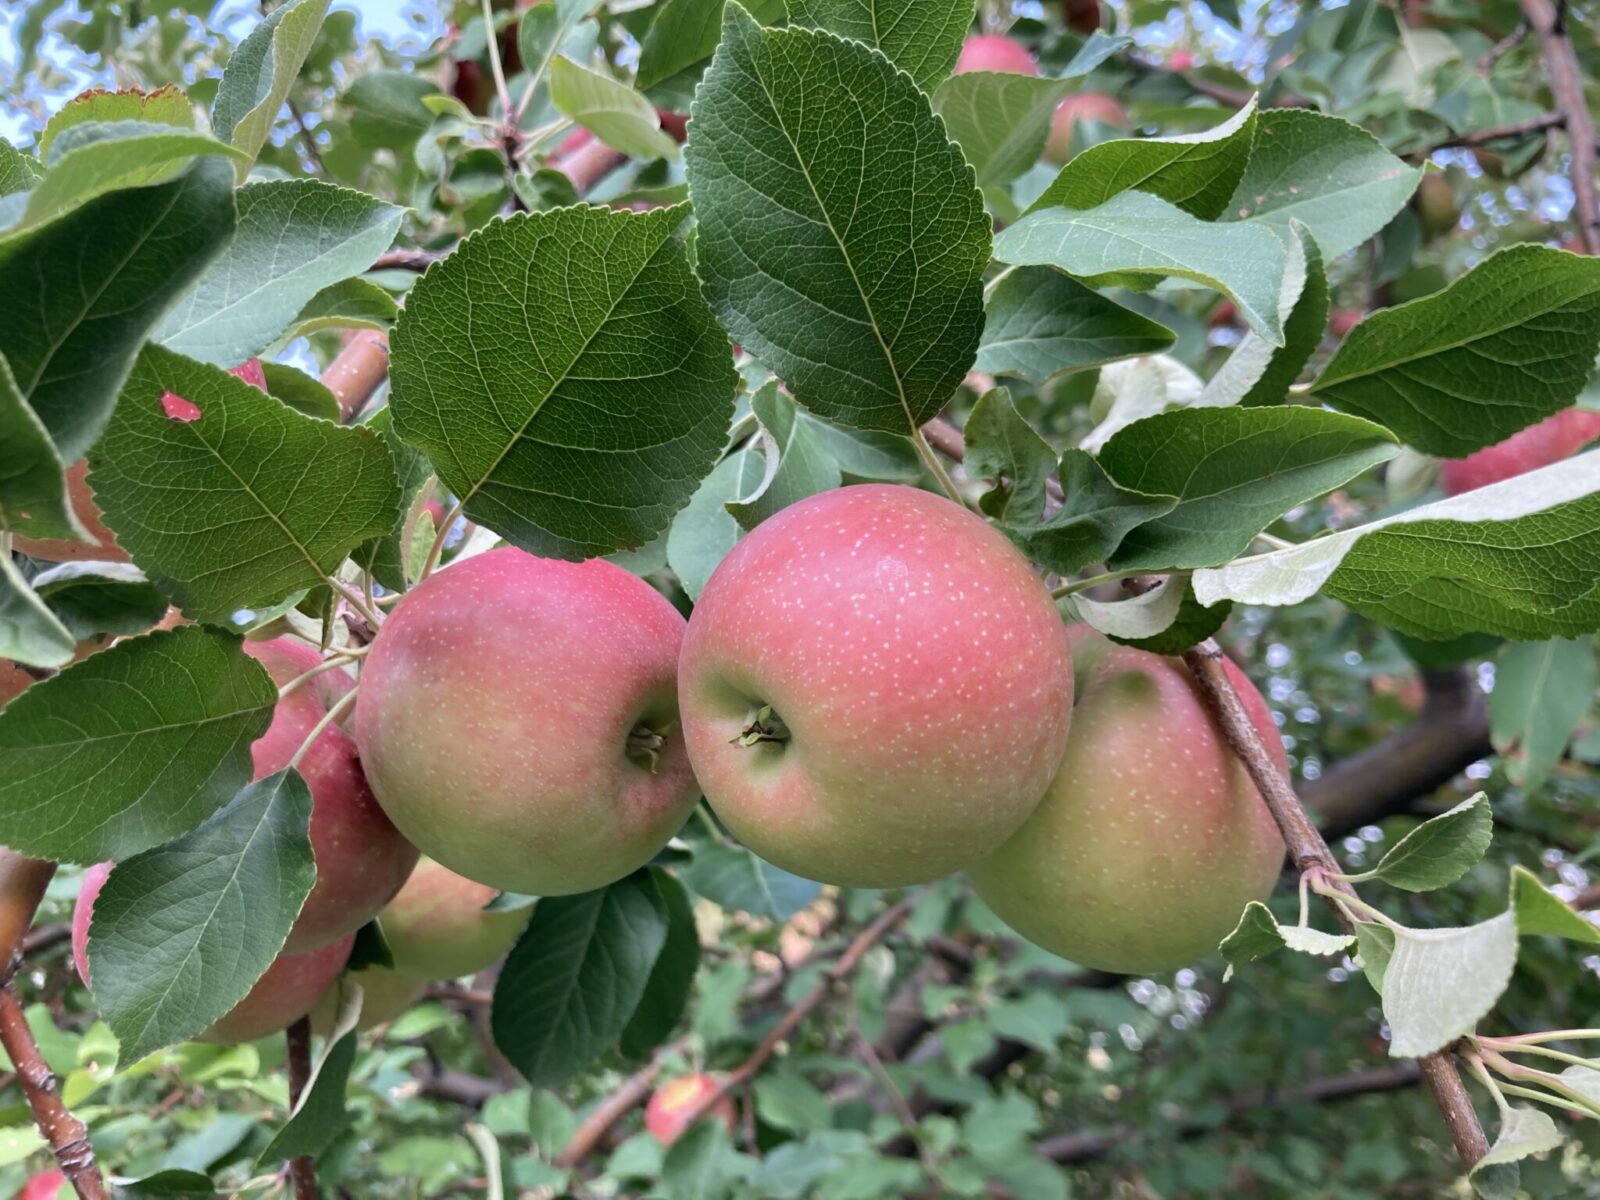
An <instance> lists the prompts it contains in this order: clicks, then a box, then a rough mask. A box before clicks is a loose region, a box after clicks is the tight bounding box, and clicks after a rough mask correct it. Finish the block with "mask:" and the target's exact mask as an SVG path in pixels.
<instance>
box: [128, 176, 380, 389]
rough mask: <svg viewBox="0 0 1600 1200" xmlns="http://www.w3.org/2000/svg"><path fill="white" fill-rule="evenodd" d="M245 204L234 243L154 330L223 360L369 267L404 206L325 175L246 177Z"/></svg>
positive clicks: (232, 359) (175, 345)
mask: <svg viewBox="0 0 1600 1200" xmlns="http://www.w3.org/2000/svg"><path fill="white" fill-rule="evenodd" d="M238 211H239V223H238V231H237V233H235V235H234V239H233V242H232V244H231V245H230V246H229V247H228V249H227V251H226V252H225V253H224V254H223V255H222V257H221V258H219V259H218V260H217V262H216V263H215V264H214V265H213V266H212V268H211V269H210V270H209V271H207V272H206V273H205V275H203V276H202V277H201V279H200V282H199V283H197V284H196V285H195V286H194V288H193V289H192V290H191V291H190V292H189V293H188V295H186V296H185V297H184V298H183V299H182V300H181V301H179V302H178V303H177V304H176V305H174V306H173V308H172V311H171V312H170V313H168V314H167V319H166V320H165V321H163V322H162V324H161V327H160V329H159V330H157V332H156V334H155V339H156V340H157V341H159V342H161V343H162V344H163V345H165V346H166V347H167V349H169V350H175V351H177V352H178V353H179V354H186V355H188V356H189V357H190V358H196V359H199V360H200V361H201V362H208V363H212V364H213V365H215V366H219V367H232V366H235V365H237V364H238V363H241V362H243V361H244V360H245V359H247V358H250V357H252V356H253V355H256V354H259V353H260V352H261V351H262V350H264V349H266V347H267V346H269V345H271V344H272V343H273V342H274V341H275V340H277V338H278V337H279V336H280V335H282V334H283V333H284V331H285V330H287V329H288V328H289V327H290V326H291V325H293V324H295V322H296V321H297V319H298V316H299V314H300V312H301V310H302V309H303V308H305V307H306V306H307V305H309V304H312V303H314V302H315V301H316V300H317V299H318V297H319V296H321V294H322V293H323V290H324V289H325V288H328V287H330V286H331V285H334V284H339V283H341V281H344V280H345V279H346V277H347V276H350V275H355V274H357V273H359V272H361V271H365V270H366V269H367V268H368V267H370V266H371V265H372V261H373V259H375V258H377V257H378V255H380V254H382V253H383V252H384V251H385V250H387V249H388V248H389V246H390V245H391V244H392V243H393V242H394V236H395V233H396V232H397V231H398V230H399V228H400V219H401V218H402V217H403V216H404V215H405V210H404V209H403V208H399V207H397V206H395V205H393V204H384V203H383V202H382V201H380V200H377V199H375V198H373V197H372V196H368V195H366V194H365V193H363V192H355V191H351V190H350V189H349V188H342V187H337V186H335V185H334V184H331V183H324V182H323V181H322V180H320V179H275V180H271V181H269V182H266V183H251V184H246V185H245V186H244V187H242V188H240V189H239V192H238ZM369 286H371V285H369ZM391 305H392V302H391Z"/></svg>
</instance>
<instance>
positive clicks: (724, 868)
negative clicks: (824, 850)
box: [683, 842, 822, 924]
mask: <svg viewBox="0 0 1600 1200" xmlns="http://www.w3.org/2000/svg"><path fill="white" fill-rule="evenodd" d="M683 881H684V883H686V884H688V885H689V887H690V888H692V889H693V890H694V892H695V893H696V894H697V895H700V896H704V897H705V898H706V899H707V900H709V901H711V902H712V903H713V904H715V905H717V906H719V907H721V908H725V909H727V910H728V911H730V912H745V913H749V914H750V915H751V916H753V917H766V918H767V919H769V920H772V921H777V922H778V923H779V924H782V923H783V922H784V921H787V920H788V919H789V918H790V917H792V916H794V914H795V913H797V912H799V911H800V910H801V909H802V908H805V907H806V906H807V905H809V904H810V903H811V902H812V901H814V900H815V899H816V898H817V897H818V896H819V895H821V894H822V885H821V884H819V883H814V882H812V881H811V880H809V879H802V878H800V876H798V875H791V874H789V872H788V871H785V870H784V869H783V868H781V867H775V866H773V865H772V864H771V863H769V862H767V861H766V860H764V859H761V858H758V857H757V856H756V855H754V854H752V853H751V852H750V851H749V850H746V849H745V848H744V847H743V846H729V845H726V844H724V843H721V842H709V843H707V844H705V845H702V846H698V847H696V849H695V852H694V861H693V862H692V863H690V864H689V866H688V867H687V868H685V870H684V871H683Z"/></svg>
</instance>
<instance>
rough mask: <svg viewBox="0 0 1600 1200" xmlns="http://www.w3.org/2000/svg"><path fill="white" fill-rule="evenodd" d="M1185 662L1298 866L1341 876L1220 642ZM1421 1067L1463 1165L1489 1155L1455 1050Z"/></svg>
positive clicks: (1205, 645)
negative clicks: (1247, 704) (1260, 730)
mask: <svg viewBox="0 0 1600 1200" xmlns="http://www.w3.org/2000/svg"><path fill="white" fill-rule="evenodd" d="M1183 661H1184V662H1185V663H1186V664H1187V665H1188V667H1189V670H1190V671H1191V672H1192V673H1193V674H1194V677H1195V681H1196V682H1197V683H1199V685H1200V691H1201V694H1202V696H1203V697H1204V698H1205V701H1206V704H1207V707H1209V708H1210V710H1211V712H1212V715H1213V716H1214V717H1215V718H1216V720H1217V723H1218V725H1219V727H1220V728H1221V730H1222V734H1223V737H1224V738H1225V739H1226V741H1227V743H1228V746H1229V748H1230V749H1232V751H1233V752H1234V754H1235V755H1237V756H1238V758H1239V760H1240V761H1241V762H1243V763H1244V765H1245V769H1246V770H1247V771H1249V772H1250V778H1251V780H1252V781H1253V782H1254V783H1255V785H1256V790H1257V791H1258V792H1260V793H1261V798H1262V799H1263V800H1264V801H1265V802H1266V805H1267V808H1268V809H1270V810H1271V812H1272V816H1273V819H1274V820H1275V821H1276V822H1277V823H1278V828H1279V830H1280V831H1281V832H1282V833H1283V840H1284V843H1285V844H1286V845H1287V846H1288V848H1289V856H1290V858H1291V859H1292V860H1293V861H1294V864H1295V866H1296V867H1298V868H1299V869H1300V871H1301V872H1302V873H1304V872H1306V871H1318V872H1322V873H1324V874H1326V875H1334V874H1337V873H1338V870H1339V867H1338V864H1337V863H1336V862H1335V861H1334V857H1333V854H1332V852H1331V851H1330V850H1329V849H1328V843H1327V842H1325V841H1323V840H1322V835H1321V834H1320V833H1318V832H1317V828H1316V826H1315V825H1313V824H1312V823H1311V818H1310V817H1309V816H1307V815H1306V810H1305V808H1304V807H1303V806H1302V805H1301V803H1300V799H1299V797H1298V796H1296V795H1295V793H1294V788H1293V787H1292V786H1290V783H1289V777H1288V776H1287V775H1285V774H1284V773H1283V772H1282V771H1280V770H1279V769H1278V765H1277V763H1275V762H1274V761H1273V760H1272V756H1271V755H1270V754H1269V753H1268V752H1267V748H1266V746H1265V744H1263V742H1262V740H1261V737H1260V735H1259V734H1257V733H1256V729H1255V725H1254V724H1253V723H1252V722H1251V720H1250V715H1249V714H1248V713H1247V712H1246V711H1245V708H1244V704H1243V702H1242V701H1241V700H1240V699H1239V693H1238V692H1236V691H1235V690H1234V687H1233V683H1232V681H1231V680H1230V679H1229V678H1228V674H1227V671H1226V669H1225V668H1224V666H1223V658H1222V650H1221V648H1220V647H1218V645H1217V643H1216V641H1215V640H1213V639H1211V638H1207V639H1206V640H1205V641H1204V642H1202V643H1200V645H1198V646H1196V647H1195V648H1194V649H1192V650H1190V651H1189V652H1188V653H1186V654H1185V655H1184V656H1183ZM1335 886H1336V887H1337V888H1338V889H1339V890H1341V891H1350V890H1351V889H1350V888H1349V887H1348V885H1345V884H1335ZM1329 904H1330V907H1332V908H1333V910H1334V914H1335V915H1336V916H1337V917H1338V919H1339V923H1340V925H1342V926H1343V927H1344V928H1345V929H1346V930H1347V931H1348V930H1350V929H1351V928H1352V926H1351V922H1350V918H1349V916H1348V915H1347V914H1346V913H1345V911H1344V910H1343V908H1341V907H1340V906H1339V905H1338V904H1335V903H1333V902H1332V901H1331V900H1330V901H1329ZM1421 1069H1422V1074H1423V1078H1424V1079H1426V1080H1427V1082H1428V1086H1429V1088H1430V1089H1431V1090H1432V1092H1433V1098H1434V1100H1435V1102H1436V1103H1437V1104H1438V1106H1439V1111H1440V1112H1441V1113H1442V1114H1443V1115H1444V1119H1445V1125H1446V1126H1447V1127H1448V1128H1449V1130H1450V1137H1451V1140H1452V1141H1454V1142H1455V1146H1456V1153H1457V1154H1459V1155H1460V1156H1461V1161H1462V1162H1463V1163H1464V1164H1466V1165H1467V1166H1468V1167H1471V1166H1472V1165H1474V1164H1475V1163H1476V1162H1477V1161H1478V1160H1479V1159H1480V1158H1482V1157H1483V1156H1484V1155H1485V1154H1486V1153H1488V1150H1489V1143H1488V1141H1487V1140H1486V1139H1485V1138H1484V1136H1483V1129H1482V1127H1481V1126H1480V1125H1479V1123H1478V1115H1477V1113H1476V1112H1475V1111H1474V1110H1473V1107H1472V1101H1471V1098H1470V1097H1469V1096H1468V1095H1467V1092H1466V1088H1465V1086H1464V1085H1463V1084H1462V1082H1461V1076H1460V1074H1459V1072H1457V1070H1456V1066H1455V1061H1454V1059H1453V1058H1451V1057H1450V1051H1448V1050H1445V1051H1441V1052H1439V1053H1437V1054H1431V1055H1429V1056H1428V1057H1427V1058H1425V1059H1423V1060H1422V1064H1421Z"/></svg>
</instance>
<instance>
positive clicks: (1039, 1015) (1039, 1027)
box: [986, 992, 1072, 1054]
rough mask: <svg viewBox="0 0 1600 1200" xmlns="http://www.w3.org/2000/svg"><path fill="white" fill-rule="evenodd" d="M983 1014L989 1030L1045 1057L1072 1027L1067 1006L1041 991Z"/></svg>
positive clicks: (1019, 997) (1006, 1002)
mask: <svg viewBox="0 0 1600 1200" xmlns="http://www.w3.org/2000/svg"><path fill="white" fill-rule="evenodd" d="M986 1015H987V1017H988V1021H989V1026H990V1028H992V1029H993V1030H994V1032H995V1033H997V1034H998V1035H999V1036H1001V1037H1003V1038H1009V1039H1011V1040H1012V1041H1014V1042H1023V1043H1025V1044H1026V1045H1029V1046H1033V1047H1035V1048H1036V1049H1039V1050H1042V1051H1043V1052H1044V1053H1046V1054H1053V1053H1054V1052H1055V1049H1056V1045H1057V1043H1059V1042H1060V1041H1061V1039H1062V1038H1063V1037H1065V1036H1066V1035H1067V1031H1068V1030H1069V1029H1070V1028H1071V1027H1072V1020H1071V1017H1070V1016H1068V1012H1067V1006H1066V1005H1064V1004H1062V1003H1061V1001H1060V1000H1059V999H1058V998H1056V997H1055V996H1050V995H1047V994H1045V993H1044V992H1026V993H1024V994H1023V995H1021V996H1018V997H1017V998H1016V999H1015V1000H1002V1001H1001V1002H1000V1003H999V1004H996V1005H995V1006H994V1007H993V1008H991V1009H990V1010H989V1011H988V1013H987V1014H986Z"/></svg>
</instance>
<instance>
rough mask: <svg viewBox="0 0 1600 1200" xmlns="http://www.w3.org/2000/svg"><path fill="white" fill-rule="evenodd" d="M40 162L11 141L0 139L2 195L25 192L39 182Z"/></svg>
mask: <svg viewBox="0 0 1600 1200" xmlns="http://www.w3.org/2000/svg"><path fill="white" fill-rule="evenodd" d="M39 174H40V172H39V164H38V162H36V161H35V160H34V158H33V156H32V155H31V154H24V153H23V152H22V151H21V150H18V149H17V148H16V147H15V146H13V145H12V144H11V143H10V142H8V141H5V140H4V139H0V196H10V195H14V194H16V193H17V192H25V191H27V190H28V189H29V188H31V187H32V186H33V185H34V184H36V183H37V182H39Z"/></svg>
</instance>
